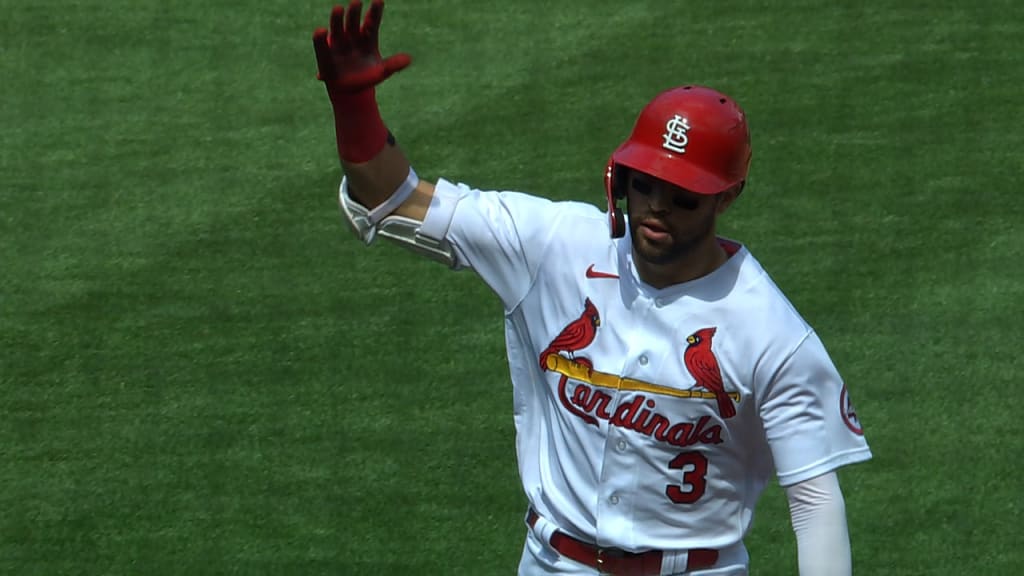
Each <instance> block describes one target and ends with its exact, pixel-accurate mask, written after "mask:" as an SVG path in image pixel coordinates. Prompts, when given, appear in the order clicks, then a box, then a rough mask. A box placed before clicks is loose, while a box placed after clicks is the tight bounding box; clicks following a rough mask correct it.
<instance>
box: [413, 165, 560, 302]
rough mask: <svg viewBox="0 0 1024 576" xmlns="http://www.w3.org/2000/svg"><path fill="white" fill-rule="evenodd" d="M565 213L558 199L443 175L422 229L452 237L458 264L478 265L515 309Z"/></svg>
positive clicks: (478, 270) (435, 235)
mask: <svg viewBox="0 0 1024 576" xmlns="http://www.w3.org/2000/svg"><path fill="white" fill-rule="evenodd" d="M559 218H560V216H559V210H558V209H557V204H556V203H555V202H552V201H550V200H547V199H545V198H539V197H536V196H531V195H528V194H524V193H521V192H485V191H481V190H476V189H471V188H469V187H468V186H466V185H464V184H459V185H455V184H452V183H451V182H448V181H447V180H444V179H441V180H439V181H438V183H437V186H436V187H435V189H434V197H433V199H432V200H431V204H430V208H429V209H428V210H427V216H426V218H425V219H424V221H423V226H422V228H421V232H422V233H423V234H424V235H426V236H429V237H431V238H435V239H438V240H441V239H443V240H446V241H447V242H448V243H449V244H450V245H451V247H452V249H453V251H454V254H455V264H454V267H455V268H457V269H459V268H469V269H472V270H474V271H475V272H476V273H477V274H478V275H479V276H480V277H481V278H482V279H483V281H484V282H485V283H486V284H487V285H488V286H490V288H491V289H492V290H494V292H495V293H496V294H497V295H498V296H499V297H500V298H501V300H502V302H503V304H504V305H505V309H506V310H512V309H513V308H515V307H516V306H517V305H518V304H519V302H520V301H521V300H522V299H523V297H524V296H525V295H526V293H527V292H528V291H529V289H530V286H531V284H532V283H533V280H534V278H535V276H536V273H537V268H538V266H539V263H540V261H541V255H542V254H543V253H544V251H545V249H546V247H547V245H548V244H549V243H550V242H551V237H552V235H553V233H554V231H555V230H556V229H557V226H558V222H557V220H558V219H559Z"/></svg>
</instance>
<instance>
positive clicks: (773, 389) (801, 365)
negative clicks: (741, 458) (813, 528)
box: [759, 331, 871, 486]
mask: <svg viewBox="0 0 1024 576" xmlns="http://www.w3.org/2000/svg"><path fill="white" fill-rule="evenodd" d="M759 409H760V412H761V419H762V422H763V424H764V430H765V436H766V438H767V441H768V445H769V446H770V448H771V453H772V458H773V459H774V461H775V471H776V474H777V476H778V479H779V484H780V485H782V486H789V485H792V484H795V483H797V482H802V481H804V480H807V479H809V478H814V477H815V476H819V475H821V474H824V473H826V472H829V471H831V470H834V469H836V468H839V467H841V466H845V465H847V464H852V463H855V462H861V461H864V460H868V459H870V458H871V451H870V449H869V448H868V444H867V441H866V440H865V438H864V433H863V429H862V428H861V425H860V421H859V420H858V418H857V415H856V412H855V411H854V409H853V405H852V403H851V402H850V398H849V391H848V390H847V388H846V385H845V383H844V382H843V380H842V378H841V377H840V376H839V372H838V371H837V370H836V368H835V365H833V363H832V360H831V359H830V358H829V356H828V353H827V352H826V351H825V346H824V345H823V344H822V342H821V340H820V339H819V338H818V336H817V334H815V333H814V332H813V331H812V332H809V333H808V334H807V336H806V337H805V338H804V339H803V340H802V341H801V342H800V344H799V345H798V346H797V348H796V350H795V351H794V352H793V353H792V354H791V355H790V356H789V357H788V358H787V359H786V360H785V361H784V362H783V364H782V366H781V367H780V368H779V370H777V371H776V372H775V374H774V375H773V377H772V379H771V381H770V382H769V384H768V386H767V389H766V390H765V391H764V393H763V396H762V399H761V402H760V408H759Z"/></svg>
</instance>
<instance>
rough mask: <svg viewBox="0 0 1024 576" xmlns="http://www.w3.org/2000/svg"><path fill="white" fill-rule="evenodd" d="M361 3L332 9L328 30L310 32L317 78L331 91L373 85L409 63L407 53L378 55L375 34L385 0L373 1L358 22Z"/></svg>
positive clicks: (347, 90)
mask: <svg viewBox="0 0 1024 576" xmlns="http://www.w3.org/2000/svg"><path fill="white" fill-rule="evenodd" d="M362 11H363V3H362V2H361V1H360V0H352V1H351V2H349V5H348V9H347V10H346V9H345V8H343V7H341V6H335V7H334V9H333V10H331V21H330V30H327V29H324V28H317V29H316V30H315V31H314V32H313V49H314V51H315V52H316V64H317V69H318V73H317V78H318V79H320V80H323V82H324V83H325V84H326V85H327V91H328V92H329V93H332V94H340V93H354V92H360V91H363V90H366V89H367V88H372V87H373V86H376V85H377V84H380V83H381V82H383V81H384V80H386V79H388V77H390V76H391V75H392V74H394V73H395V72H398V71H400V70H402V69H404V68H405V67H406V66H408V65H409V64H410V63H411V62H412V58H411V57H410V56H409V55H408V54H404V53H401V54H395V55H393V56H389V57H387V58H382V57H381V55H380V46H379V44H378V36H379V31H380V22H381V18H382V16H383V15H384V0H373V2H371V3H370V8H369V10H367V12H366V18H365V19H364V20H363V21H362V25H360V22H359V21H360V16H361V14H362Z"/></svg>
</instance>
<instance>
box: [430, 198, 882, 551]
mask: <svg viewBox="0 0 1024 576" xmlns="http://www.w3.org/2000/svg"><path fill="white" fill-rule="evenodd" d="M434 194H435V195H434V199H433V202H432V204H431V206H430V209H429V211H428V214H427V217H426V219H425V221H424V223H423V227H422V229H421V231H422V233H424V234H425V235H427V236H430V237H434V238H441V237H443V238H446V239H447V240H448V241H449V242H450V243H451V244H452V246H453V248H454V251H455V254H456V258H457V263H456V266H457V267H460V268H462V267H468V268H471V269H473V270H475V271H476V273H477V274H479V275H480V277H481V278H482V279H483V280H484V281H485V282H486V283H487V285H488V286H490V287H491V288H492V289H493V290H494V292H495V293H497V295H498V296H499V297H500V298H501V301H502V302H503V303H504V307H505V314H506V316H505V337H506V342H507V350H508V361H509V368H510V372H511V379H512V385H513V397H514V415H515V426H516V433H517V438H516V449H517V455H518V462H519V472H520V476H521V478H522V482H523V488H524V490H525V492H526V496H527V498H528V499H529V501H530V503H531V504H532V506H533V508H534V509H535V510H536V511H537V512H538V513H539V514H540V516H542V517H544V518H546V519H548V520H549V521H550V522H551V523H553V524H554V525H556V526H557V527H558V529H560V530H562V531H564V532H566V533H568V534H570V535H573V536H575V537H577V538H580V539H582V540H586V541H589V542H594V543H596V544H597V545H599V546H604V547H617V548H622V549H625V550H628V551H634V552H637V551H643V550H651V549H661V550H678V549H684V548H725V547H728V546H737V545H738V546H742V539H743V536H744V534H746V532H747V531H748V529H749V528H750V526H751V521H752V517H753V512H754V507H755V504H756V502H757V499H758V497H759V495H760V494H761V491H762V489H763V488H764V487H765V485H766V483H767V482H768V481H769V480H770V478H771V476H772V474H776V475H777V477H778V480H779V482H780V484H782V485H789V484H794V483H796V482H800V481H801V480H805V479H809V478H813V477H815V476H818V475H820V474H823V473H825V472H828V471H830V470H833V469H835V468H837V467H840V466H843V465H846V464H850V463H853V462H859V461H863V460H867V459H869V458H870V457H871V453H870V450H869V448H868V445H867V443H866V441H865V439H864V437H863V433H862V430H861V427H860V424H859V422H858V420H857V417H856V414H855V412H854V411H853V408H852V405H851V403H850V400H849V396H848V393H847V389H846V386H845V385H844V383H843V381H842V380H841V378H840V376H839V374H838V373H837V371H836V369H835V367H834V366H833V364H832V362H831V360H830V359H829V356H828V354H827V353H826V351H825V348H824V347H823V345H822V342H821V341H820V340H819V339H818V336H817V335H816V334H815V333H814V331H813V330H812V329H811V328H810V327H809V326H808V325H807V323H806V322H805V321H804V320H803V319H802V318H801V316H800V315H799V314H798V313H797V311H796V310H795V309H794V308H793V306H792V305H791V304H790V303H789V301H788V300H787V299H786V298H785V296H784V295H783V294H782V293H781V291H780V290H779V289H778V287H777V286H776V285H775V284H774V283H773V282H772V280H771V279H770V278H769V277H768V275H767V274H766V273H765V271H764V270H763V269H762V267H761V266H760V264H759V263H758V262H757V260H755V259H754V257H753V256H752V255H751V254H750V253H749V252H748V250H747V249H746V248H745V247H743V246H741V245H739V244H736V243H732V242H729V241H726V240H722V243H723V246H724V247H725V248H726V250H727V251H728V252H730V253H731V256H730V258H729V259H728V261H727V262H726V263H725V264H724V265H722V266H721V267H720V268H719V269H717V270H716V271H714V272H712V273H711V274H709V275H707V276H705V277H702V278H699V279H697V280H693V281H691V282H686V283H683V284H678V285H675V286H670V287H668V288H664V289H655V288H653V287H651V286H648V285H646V284H644V283H643V282H642V281H641V280H640V278H639V277H638V276H637V272H636V270H635V267H634V266H633V263H632V252H631V243H630V238H629V235H628V234H627V235H626V237H624V238H621V239H612V238H611V237H610V236H609V227H608V220H607V215H606V214H605V213H604V212H602V211H600V210H599V209H597V208H596V207H594V206H592V205H590V204H584V203H577V202H551V201H549V200H546V199H542V198H538V197H534V196H529V195H526V194H521V193H516V192H480V191H478V190H472V189H470V188H468V187H466V186H464V185H459V186H456V185H454V184H452V183H450V182H448V181H445V180H441V181H440V182H438V184H437V187H436V189H435V193H434ZM744 554H745V552H744Z"/></svg>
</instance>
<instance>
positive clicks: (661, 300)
mask: <svg viewBox="0 0 1024 576" xmlns="http://www.w3.org/2000/svg"><path fill="white" fill-rule="evenodd" d="M654 305H655V306H657V307H658V308H661V307H662V306H664V305H665V299H664V298H658V299H656V300H655V301H654Z"/></svg>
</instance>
